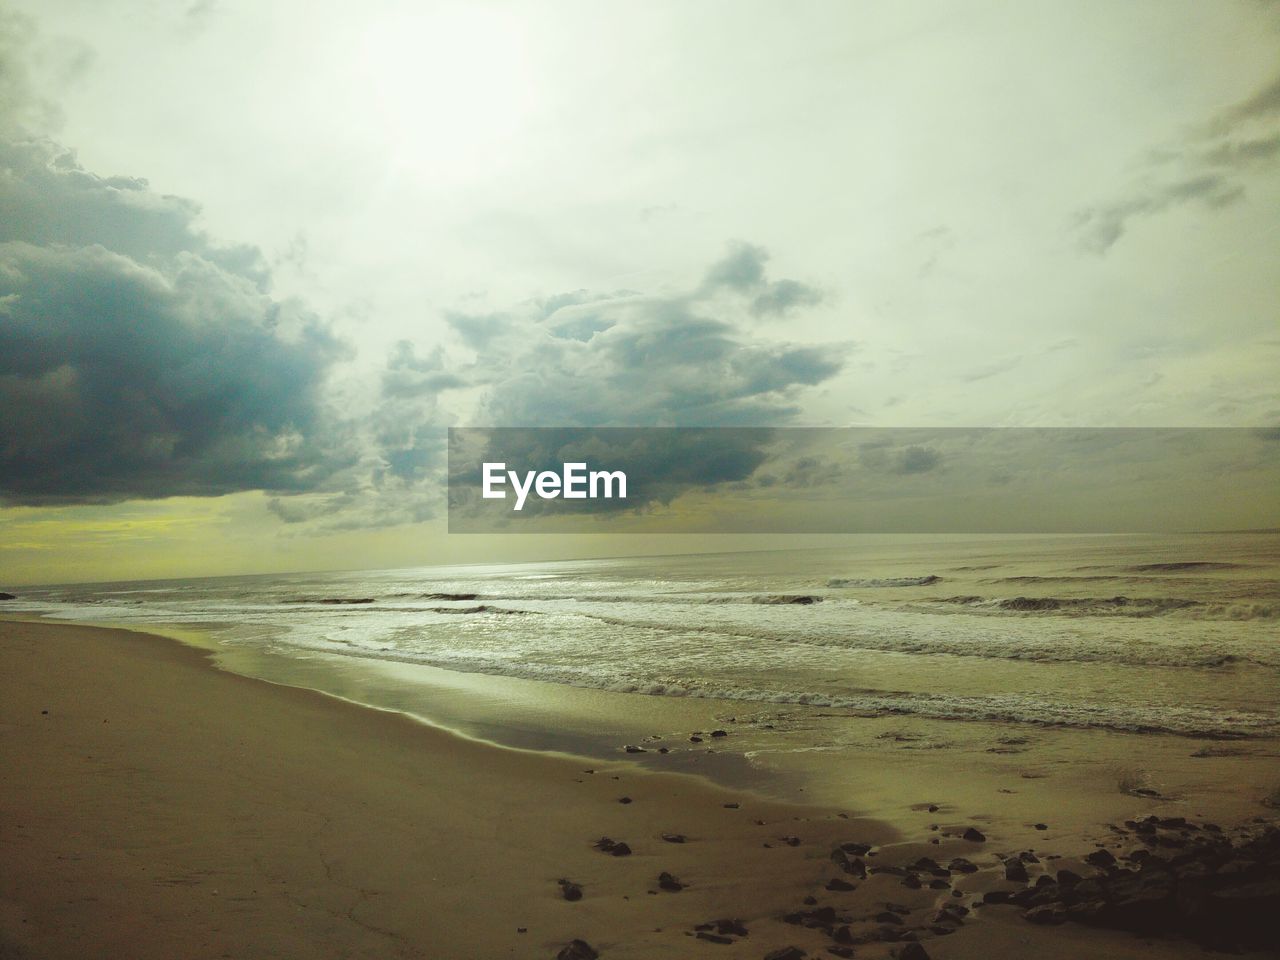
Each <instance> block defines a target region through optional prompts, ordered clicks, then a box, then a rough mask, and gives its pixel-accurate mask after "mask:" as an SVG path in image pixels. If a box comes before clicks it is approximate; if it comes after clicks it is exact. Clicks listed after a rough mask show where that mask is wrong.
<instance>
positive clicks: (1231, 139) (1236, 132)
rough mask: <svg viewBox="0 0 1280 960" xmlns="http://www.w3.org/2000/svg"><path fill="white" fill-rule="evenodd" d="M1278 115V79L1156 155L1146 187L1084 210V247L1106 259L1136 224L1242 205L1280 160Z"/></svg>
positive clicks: (1080, 226) (1147, 168)
mask: <svg viewBox="0 0 1280 960" xmlns="http://www.w3.org/2000/svg"><path fill="white" fill-rule="evenodd" d="M1277 115H1280V77H1277V78H1276V79H1274V80H1272V81H1271V82H1270V83H1269V84H1267V85H1266V86H1265V87H1263V88H1262V89H1261V90H1259V91H1258V92H1257V93H1255V94H1253V95H1252V96H1250V97H1247V98H1246V99H1245V100H1243V101H1241V102H1240V103H1238V104H1236V105H1235V106H1234V107H1231V108H1229V109H1227V110H1224V111H1223V112H1222V113H1221V114H1219V116H1217V117H1216V118H1214V119H1213V120H1211V121H1210V122H1209V123H1207V124H1205V125H1204V127H1203V128H1202V129H1201V130H1200V131H1198V132H1196V133H1195V134H1193V135H1192V136H1190V137H1189V138H1187V139H1186V140H1185V141H1183V142H1181V143H1178V144H1174V145H1172V146H1169V147H1166V148H1163V149H1161V150H1158V151H1155V152H1154V153H1153V155H1152V156H1151V157H1150V158H1148V161H1147V162H1146V164H1145V165H1144V168H1143V169H1144V179H1143V182H1142V183H1140V184H1139V185H1137V186H1135V187H1134V188H1133V189H1131V190H1130V191H1129V193H1128V195H1127V196H1124V197H1121V198H1119V199H1117V200H1114V201H1112V202H1110V203H1104V204H1098V205H1096V206H1092V207H1087V208H1085V209H1084V210H1081V211H1080V213H1079V214H1077V217H1076V228H1077V230H1078V231H1079V233H1080V243H1081V246H1082V247H1083V248H1084V249H1086V250H1089V251H1091V252H1093V253H1097V254H1105V253H1106V252H1107V251H1108V250H1110V249H1111V248H1112V247H1113V246H1115V244H1116V243H1117V242H1118V241H1119V240H1120V239H1121V238H1122V237H1123V236H1124V235H1125V232H1126V231H1127V230H1128V228H1129V226H1130V224H1131V223H1132V222H1133V221H1134V220H1135V219H1141V218H1144V217H1152V216H1156V215H1158V214H1160V213H1163V212H1165V211H1167V210H1170V209H1173V208H1175V207H1181V206H1186V205H1188V204H1199V205H1201V206H1203V207H1205V208H1208V209H1221V208H1223V207H1227V206H1230V205H1232V204H1234V203H1236V202H1237V201H1239V200H1241V199H1242V198H1243V197H1244V195H1245V189H1246V184H1245V179H1246V177H1247V175H1248V174H1249V173H1251V172H1252V171H1254V170H1256V169H1258V168H1260V167H1263V166H1266V165H1269V164H1271V163H1273V162H1274V161H1275V160H1276V159H1277V157H1280V130H1277V129H1276V117H1277ZM1170 171H1172V172H1170Z"/></svg>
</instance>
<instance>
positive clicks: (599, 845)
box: [593, 837, 631, 857]
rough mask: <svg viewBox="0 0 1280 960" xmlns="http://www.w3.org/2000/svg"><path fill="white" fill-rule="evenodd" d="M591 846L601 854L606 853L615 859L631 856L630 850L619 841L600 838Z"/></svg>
mask: <svg viewBox="0 0 1280 960" xmlns="http://www.w3.org/2000/svg"><path fill="white" fill-rule="evenodd" d="M593 846H594V847H595V848H596V849H597V850H599V851H600V852H601V853H608V854H610V855H612V856H615V857H629V856H631V848H630V847H629V846H627V844H626V843H625V842H623V841H621V840H612V839H610V838H609V837H601V838H600V839H599V840H597V841H596V842H595V843H594V844H593Z"/></svg>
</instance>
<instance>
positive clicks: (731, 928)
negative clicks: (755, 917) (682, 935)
mask: <svg viewBox="0 0 1280 960" xmlns="http://www.w3.org/2000/svg"><path fill="white" fill-rule="evenodd" d="M693 929H694V930H697V931H698V935H699V937H700V938H701V939H703V940H711V939H712V938H711V937H710V936H706V937H703V936H702V934H704V933H707V934H710V933H711V932H712V931H714V932H715V934H716V935H718V936H719V937H720V938H721V939H716V940H712V942H713V943H733V941H732V940H729V939H727V938H728V937H731V936H733V937H745V936H746V935H747V925H746V924H745V923H743V922H742V921H741V920H733V919H729V918H724V919H721V920H708V921H707V922H706V923H700V924H698V925H697V926H696V927H694V928H693Z"/></svg>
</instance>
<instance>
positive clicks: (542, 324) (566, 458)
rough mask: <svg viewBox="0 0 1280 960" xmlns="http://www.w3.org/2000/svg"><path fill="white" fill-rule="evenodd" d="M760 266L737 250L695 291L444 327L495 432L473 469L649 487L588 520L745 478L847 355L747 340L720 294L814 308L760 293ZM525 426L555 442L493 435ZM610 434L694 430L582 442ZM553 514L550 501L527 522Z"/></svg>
mask: <svg viewBox="0 0 1280 960" xmlns="http://www.w3.org/2000/svg"><path fill="white" fill-rule="evenodd" d="M767 258H768V255H767V253H766V252H765V251H764V250H763V249H762V248H760V247H756V246H751V245H748V244H736V245H734V246H733V247H732V248H731V251H730V254H729V256H728V257H727V258H725V259H724V260H721V261H720V262H718V263H717V264H715V265H713V266H712V267H711V269H710V270H708V271H707V273H706V277H707V278H708V279H707V280H706V281H704V282H703V283H702V284H701V285H700V286H699V287H697V288H696V289H694V290H692V291H687V292H676V293H671V294H668V295H643V294H638V293H634V292H631V291H621V292H616V293H612V294H591V293H588V292H586V291H576V292H575V293H573V294H571V295H566V296H564V297H557V298H551V299H550V300H543V301H537V302H533V303H529V304H525V305H523V306H522V307H521V308H518V309H514V310H511V311H509V312H505V313H502V314H500V315H485V316H483V317H480V318H462V317H457V318H453V319H452V320H451V325H452V326H453V327H454V329H455V330H456V331H457V333H458V335H459V338H460V339H461V340H462V341H463V343H464V345H466V346H467V347H469V348H472V349H476V351H477V352H476V359H475V362H474V363H473V364H471V365H470V366H467V367H465V368H460V367H456V366H455V367H454V368H453V369H456V370H459V371H462V370H465V372H463V373H461V376H463V378H464V379H467V380H469V381H470V383H471V384H472V385H473V386H475V387H476V389H477V390H478V391H479V398H478V406H477V411H478V414H477V418H476V420H474V421H473V423H478V424H484V425H487V426H490V427H496V428H499V429H497V430H492V431H487V432H485V433H484V434H483V436H482V439H481V441H480V442H482V443H483V445H484V446H483V449H482V450H481V451H479V452H478V453H476V455H475V456H474V457H472V458H471V459H472V460H474V464H473V465H475V466H476V469H477V470H478V464H479V463H480V462H482V461H494V462H496V461H502V462H508V463H512V464H519V465H520V468H521V469H522V470H528V469H552V468H556V469H558V468H559V465H560V464H561V463H563V462H572V461H574V460H575V459H582V460H588V459H589V460H590V461H591V462H593V463H607V464H609V466H610V468H611V469H621V470H624V471H626V472H627V474H628V476H629V477H630V476H634V477H636V478H647V479H645V480H643V481H639V480H638V484H639V485H638V486H637V487H636V488H635V489H634V490H632V491H630V496H629V498H628V500H629V502H626V503H623V502H619V501H607V500H601V501H593V502H592V503H591V504H589V505H588V507H589V508H590V509H593V510H595V511H596V512H616V511H625V510H632V509H635V507H634V505H635V504H637V503H639V504H643V505H645V506H648V505H651V504H656V503H663V504H665V503H670V502H671V500H673V499H674V498H675V497H677V496H679V495H680V494H681V493H682V492H684V491H686V490H689V489H706V488H709V487H712V486H715V485H718V484H724V483H733V482H740V481H743V480H745V479H747V478H748V477H750V476H751V475H752V473H753V472H754V471H755V470H756V468H757V467H758V466H760V464H762V463H763V462H764V461H765V459H766V458H767V451H766V448H767V446H768V444H769V443H770V441H771V439H772V437H773V435H774V431H773V430H772V429H770V428H772V427H776V426H781V425H785V424H788V423H793V422H795V421H796V420H797V419H798V418H799V416H800V413H801V410H802V407H801V403H800V400H801V398H802V396H803V393H804V391H805V390H806V389H808V388H810V387H813V386H816V385H818V384H820V383H824V382H826V381H828V380H830V379H831V378H832V377H834V376H836V375H837V374H838V373H839V372H840V371H841V370H842V369H843V367H844V363H845V359H846V357H847V355H848V353H849V351H850V349H851V347H850V345H848V344H841V343H826V344H817V345H807V344H796V343H789V342H786V341H782V340H769V339H766V338H764V337H762V336H760V335H759V333H758V332H753V331H751V329H750V328H751V327H752V326H753V322H754V317H755V315H756V312H757V308H756V307H755V306H754V303H755V297H754V296H747V297H731V298H729V299H727V300H726V299H725V298H724V297H723V295H722V294H723V291H724V290H725V288H728V289H730V290H732V291H733V292H735V293H738V292H741V291H744V290H745V291H746V292H748V293H750V292H751V291H753V290H759V291H761V293H763V294H766V295H770V296H779V297H791V299H790V300H789V301H788V302H787V303H786V304H785V305H782V304H780V305H779V306H778V310H783V309H791V308H793V307H794V308H799V307H800V306H801V305H803V304H805V303H813V302H814V300H813V299H812V298H810V297H808V296H806V295H802V294H794V295H792V294H791V293H789V291H794V290H807V289H808V288H806V287H804V285H803V284H800V283H798V282H796V281H790V280H779V281H776V282H774V283H769V281H768V280H767V279H766V278H765V275H764V272H763V268H762V265H763V263H764V262H765V260H767ZM757 266H760V267H761V269H760V270H759V271H757V270H756V267H757ZM477 333H480V334H481V335H479V336H478V335H477ZM524 427H553V428H561V429H558V430H550V431H531V430H526V429H501V428H524ZM613 427H688V428H696V429H693V430H683V431H677V430H638V431H636V430H610V429H603V430H601V429H590V430H586V431H584V430H582V429H580V428H613ZM723 427H743V428H750V429H738V430H724V429H718V428H723ZM564 428H579V429H564ZM587 447H590V448H591V449H589V450H588V449H586V448H587ZM467 462H470V461H467ZM455 466H457V464H456V463H455ZM458 468H459V469H468V468H464V467H458ZM790 479H793V478H788V480H790ZM812 481H813V478H812V477H811V478H810V482H812ZM462 486H465V485H463V484H456V485H455V488H461V487H462ZM470 486H474V484H471V485H470ZM562 506H563V505H558V504H556V503H554V502H551V504H550V505H549V506H545V505H544V506H540V507H537V508H533V509H531V510H530V511H529V513H528V514H527V515H528V516H532V515H533V514H535V513H539V512H556V511H558V510H559V509H561V507H562Z"/></svg>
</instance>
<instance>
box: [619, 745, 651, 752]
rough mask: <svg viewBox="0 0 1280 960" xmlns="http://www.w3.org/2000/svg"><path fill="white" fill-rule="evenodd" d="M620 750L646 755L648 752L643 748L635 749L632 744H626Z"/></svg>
mask: <svg viewBox="0 0 1280 960" xmlns="http://www.w3.org/2000/svg"><path fill="white" fill-rule="evenodd" d="M622 749H623V750H625V751H626V752H627V753H648V752H649V751H648V750H646V749H645V748H644V747H637V746H636V745H635V744H634V743H628V744H627V745H626V746H625V747H623V748H622Z"/></svg>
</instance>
